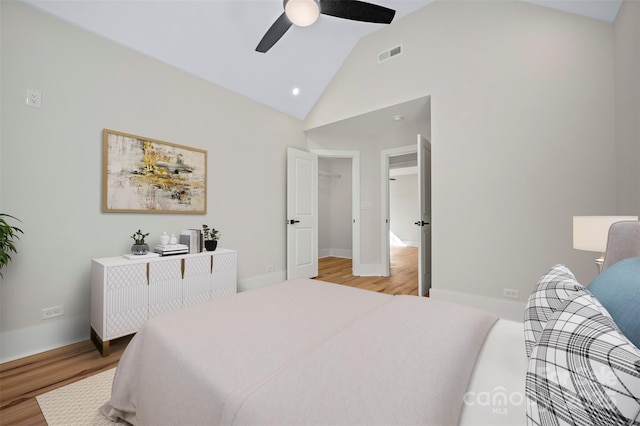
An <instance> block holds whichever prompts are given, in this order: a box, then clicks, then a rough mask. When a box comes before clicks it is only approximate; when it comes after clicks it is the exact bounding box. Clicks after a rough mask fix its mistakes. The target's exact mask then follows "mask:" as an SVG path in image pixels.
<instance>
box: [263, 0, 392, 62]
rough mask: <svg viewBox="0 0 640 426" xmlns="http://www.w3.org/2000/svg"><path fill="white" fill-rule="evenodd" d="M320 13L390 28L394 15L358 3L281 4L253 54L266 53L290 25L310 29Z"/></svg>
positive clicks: (298, 0)
mask: <svg viewBox="0 0 640 426" xmlns="http://www.w3.org/2000/svg"><path fill="white" fill-rule="evenodd" d="M321 13H322V14H324V15H330V16H335V17H337V18H344V19H351V20H353V21H362V22H373V23H376V24H390V23H391V21H392V20H393V17H394V15H395V14H396V11H395V10H393V9H389V8H386V7H383V6H378V5H376V4H372V3H366V2H363V1H358V0H284V12H283V13H282V15H280V17H279V18H278V19H276V21H275V22H274V23H273V25H271V27H270V28H269V29H268V30H267V32H266V34H265V35H264V37H262V40H260V43H258V46H257V47H256V52H261V53H266V52H267V51H268V50H269V49H271V48H272V47H273V45H274V44H276V42H277V41H278V40H280V38H281V37H282V36H283V35H284V33H286V32H287V30H288V29H289V28H290V27H291V25H297V26H299V27H306V26H309V25H311V24H313V23H314V22H315V21H316V19H318V16H319V15H320V14H321Z"/></svg>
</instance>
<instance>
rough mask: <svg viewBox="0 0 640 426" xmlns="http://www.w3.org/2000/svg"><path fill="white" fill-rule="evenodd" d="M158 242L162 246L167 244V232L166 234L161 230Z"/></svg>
mask: <svg viewBox="0 0 640 426" xmlns="http://www.w3.org/2000/svg"><path fill="white" fill-rule="evenodd" d="M160 244H162V245H163V246H166V245H167V244H169V234H167V233H166V231H165V232H163V233H162V235H160Z"/></svg>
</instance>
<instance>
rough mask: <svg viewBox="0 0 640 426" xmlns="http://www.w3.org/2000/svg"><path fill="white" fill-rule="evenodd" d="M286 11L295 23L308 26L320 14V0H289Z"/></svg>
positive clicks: (285, 7)
mask: <svg viewBox="0 0 640 426" xmlns="http://www.w3.org/2000/svg"><path fill="white" fill-rule="evenodd" d="M284 11H285V13H286V14H287V18H289V20H290V21H291V22H292V23H293V24H295V25H297V26H299V27H308V26H309V25H311V24H313V23H314V22H316V19H318V16H320V5H319V4H318V0H288V1H287V2H286V4H285V6H284Z"/></svg>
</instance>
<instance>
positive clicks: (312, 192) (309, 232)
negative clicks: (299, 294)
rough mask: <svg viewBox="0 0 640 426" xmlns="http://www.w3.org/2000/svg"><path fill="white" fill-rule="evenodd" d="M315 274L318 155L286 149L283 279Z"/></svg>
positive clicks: (316, 259)
mask: <svg viewBox="0 0 640 426" xmlns="http://www.w3.org/2000/svg"><path fill="white" fill-rule="evenodd" d="M316 276H318V156H317V155H315V154H311V153H309V152H307V151H302V150H299V149H295V148H288V150H287V279H294V278H312V277H316Z"/></svg>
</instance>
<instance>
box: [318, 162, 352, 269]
mask: <svg viewBox="0 0 640 426" xmlns="http://www.w3.org/2000/svg"><path fill="white" fill-rule="evenodd" d="M311 153H313V154H316V155H317V156H318V258H324V257H328V256H331V257H339V258H344V259H351V269H352V274H353V275H355V276H358V275H360V209H359V207H360V153H359V152H358V151H342V150H311Z"/></svg>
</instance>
